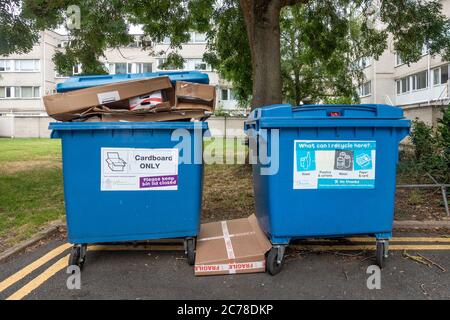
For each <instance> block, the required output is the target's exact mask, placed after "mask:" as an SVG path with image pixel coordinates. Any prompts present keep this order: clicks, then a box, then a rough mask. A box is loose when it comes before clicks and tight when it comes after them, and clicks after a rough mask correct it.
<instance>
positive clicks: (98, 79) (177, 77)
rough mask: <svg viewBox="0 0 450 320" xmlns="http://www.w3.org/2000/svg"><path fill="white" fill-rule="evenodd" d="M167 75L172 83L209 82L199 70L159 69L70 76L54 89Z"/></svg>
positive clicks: (79, 87)
mask: <svg viewBox="0 0 450 320" xmlns="http://www.w3.org/2000/svg"><path fill="white" fill-rule="evenodd" d="M162 76H168V77H169V79H170V81H171V82H172V85H174V84H175V82H177V81H187V82H195V83H202V84H209V76H208V75H207V74H206V73H202V72H199V71H160V72H147V73H136V74H115V75H94V76H76V77H70V78H69V79H67V80H66V81H64V82H63V83H58V84H57V86H56V91H57V92H58V93H61V92H68V91H73V90H79V89H86V88H92V87H98V86H102V85H105V84H111V83H117V82H123V81H129V80H137V79H145V78H155V77H162Z"/></svg>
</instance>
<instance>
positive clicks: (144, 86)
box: [43, 77, 174, 121]
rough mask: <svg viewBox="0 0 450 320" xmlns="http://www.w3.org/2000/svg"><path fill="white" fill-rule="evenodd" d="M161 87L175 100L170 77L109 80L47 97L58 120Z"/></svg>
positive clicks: (118, 103)
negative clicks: (90, 86)
mask: <svg viewBox="0 0 450 320" xmlns="http://www.w3.org/2000/svg"><path fill="white" fill-rule="evenodd" d="M158 90H161V91H163V92H164V94H165V101H173V100H174V98H173V89H172V84H171V82H170V79H169V77H157V78H149V79H139V80H131V81H126V82H120V83H114V84H108V85H104V86H99V87H93V88H88V89H81V90H76V91H70V92H65V93H59V94H55V95H50V96H45V97H44V98H43V100H44V105H45V109H46V111H47V113H48V115H49V116H51V117H53V118H54V119H56V120H61V121H67V120H71V119H75V118H76V116H75V114H76V113H79V112H81V111H83V110H86V109H89V108H91V107H95V106H99V105H107V106H108V107H122V106H123V105H125V106H126V105H127V104H128V99H130V98H133V97H137V96H140V95H144V94H147V93H150V92H153V91H158ZM171 105H173V104H171Z"/></svg>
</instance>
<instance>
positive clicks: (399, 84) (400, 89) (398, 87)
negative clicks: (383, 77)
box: [395, 80, 402, 94]
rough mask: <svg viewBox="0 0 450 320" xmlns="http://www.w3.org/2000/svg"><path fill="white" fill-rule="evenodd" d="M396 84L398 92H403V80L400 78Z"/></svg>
mask: <svg viewBox="0 0 450 320" xmlns="http://www.w3.org/2000/svg"><path fill="white" fill-rule="evenodd" d="M395 84H396V86H397V94H400V93H401V92H402V82H401V81H400V80H397V81H395Z"/></svg>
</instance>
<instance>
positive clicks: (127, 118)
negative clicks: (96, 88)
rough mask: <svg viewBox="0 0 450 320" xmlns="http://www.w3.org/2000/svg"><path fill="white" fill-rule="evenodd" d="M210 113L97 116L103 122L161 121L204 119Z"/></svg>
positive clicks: (187, 112)
mask: <svg viewBox="0 0 450 320" xmlns="http://www.w3.org/2000/svg"><path fill="white" fill-rule="evenodd" d="M207 117H208V115H206V114H205V112H204V111H201V110H193V111H189V110H188V111H179V112H178V111H172V112H158V113H153V114H152V113H147V114H145V115H125V114H124V115H120V114H103V115H101V116H100V118H98V117H95V118H97V119H99V120H97V121H101V122H160V121H190V120H191V119H198V120H200V119H204V118H207Z"/></svg>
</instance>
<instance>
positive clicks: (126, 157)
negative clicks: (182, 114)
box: [50, 122, 208, 267]
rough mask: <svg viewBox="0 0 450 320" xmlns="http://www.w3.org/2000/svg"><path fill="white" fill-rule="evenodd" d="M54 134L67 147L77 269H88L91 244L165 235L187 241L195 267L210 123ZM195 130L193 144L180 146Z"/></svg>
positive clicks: (67, 128) (65, 126) (73, 126)
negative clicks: (204, 148) (205, 135)
mask: <svg viewBox="0 0 450 320" xmlns="http://www.w3.org/2000/svg"><path fill="white" fill-rule="evenodd" d="M50 129H51V130H52V138H54V139H61V142H62V160H63V174H64V197H65V207H66V216H67V228H68V239H69V242H70V243H72V244H74V247H73V250H72V253H71V255H70V261H69V263H70V265H78V266H80V267H82V266H83V264H84V261H85V256H86V248H87V245H88V244H95V243H111V242H112V243H116V242H128V241H140V240H151V239H163V238H184V239H185V248H186V253H187V257H188V262H189V263H190V264H193V263H194V259H195V238H196V237H197V235H198V232H199V228H200V214H201V204H202V184H203V164H202V143H203V140H202V139H203V133H204V131H205V130H207V129H208V125H207V123H205V122H65V123H59V122H58V123H51V124H50ZM177 130H178V131H177ZM187 133H188V134H189V135H190V136H189V139H188V140H190V142H191V143H188V144H186V143H180V141H179V140H180V139H181V138H182V137H184V135H186V134H187ZM180 145H182V146H181V147H180Z"/></svg>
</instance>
